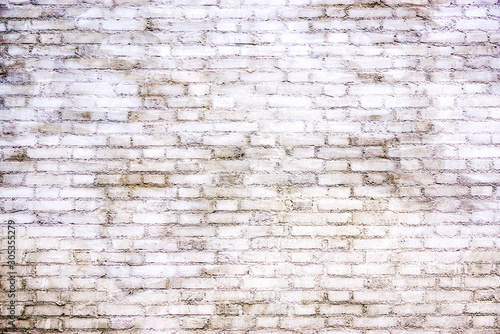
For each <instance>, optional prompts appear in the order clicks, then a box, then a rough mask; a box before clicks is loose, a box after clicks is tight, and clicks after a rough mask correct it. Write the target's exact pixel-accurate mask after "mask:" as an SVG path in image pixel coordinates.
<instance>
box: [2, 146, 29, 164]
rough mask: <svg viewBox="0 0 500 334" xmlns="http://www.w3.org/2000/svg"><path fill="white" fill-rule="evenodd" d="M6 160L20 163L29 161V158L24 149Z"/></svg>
mask: <svg viewBox="0 0 500 334" xmlns="http://www.w3.org/2000/svg"><path fill="white" fill-rule="evenodd" d="M7 160H10V161H19V162H22V161H29V160H30V157H29V156H28V153H27V151H26V150H25V149H24V150H21V151H19V152H18V153H16V154H14V155H11V156H10V157H9V158H8V159H7Z"/></svg>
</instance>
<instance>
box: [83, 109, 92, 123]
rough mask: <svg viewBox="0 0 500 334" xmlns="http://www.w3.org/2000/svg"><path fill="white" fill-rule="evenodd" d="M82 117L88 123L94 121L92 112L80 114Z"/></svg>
mask: <svg viewBox="0 0 500 334" xmlns="http://www.w3.org/2000/svg"><path fill="white" fill-rule="evenodd" d="M80 117H81V118H83V119H84V120H86V121H90V120H91V119H92V113H91V112H90V111H86V112H83V113H81V114H80Z"/></svg>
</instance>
